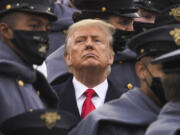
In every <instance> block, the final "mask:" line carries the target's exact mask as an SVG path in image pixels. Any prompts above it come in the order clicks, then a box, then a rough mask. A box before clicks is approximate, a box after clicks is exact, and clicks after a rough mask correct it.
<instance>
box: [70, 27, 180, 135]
mask: <svg viewBox="0 0 180 135" xmlns="http://www.w3.org/2000/svg"><path fill="white" fill-rule="evenodd" d="M177 27H178V28H180V25H170V26H163V27H158V28H154V29H151V30H149V31H146V32H144V33H141V34H139V35H137V36H135V37H134V38H132V39H131V40H130V41H129V42H128V45H129V47H130V48H131V49H132V50H134V51H135V52H136V53H137V58H138V60H139V61H137V63H136V72H137V75H138V77H139V78H140V81H141V87H140V88H138V87H135V88H134V89H133V90H130V91H128V92H126V93H125V94H123V95H122V96H121V98H119V99H117V100H114V101H111V102H109V103H107V104H105V105H104V106H102V107H101V108H99V109H97V110H95V111H94V112H92V113H91V114H90V115H89V116H87V118H85V119H84V120H82V121H81V122H80V123H79V124H78V125H77V127H75V128H74V129H73V130H72V131H71V132H70V133H69V135H84V134H86V135H117V134H121V135H144V133H145V130H146V128H147V127H148V125H149V124H150V123H152V122H153V121H155V120H156V118H157V115H158V113H159V111H160V109H161V107H162V106H163V105H164V104H165V103H166V100H165V97H164V91H163V89H162V86H161V83H160V78H161V76H162V75H163V72H162V69H161V65H160V64H156V65H152V64H151V60H152V58H153V57H154V56H159V55H161V54H164V53H166V52H169V51H171V50H174V49H177V48H179V46H177V45H176V44H175V43H174V38H173V37H172V36H171V35H170V34H169V31H170V30H172V29H174V28H177ZM164 37H165V38H164ZM142 39H143V40H142Z"/></svg>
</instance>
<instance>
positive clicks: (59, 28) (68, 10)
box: [48, 0, 80, 57]
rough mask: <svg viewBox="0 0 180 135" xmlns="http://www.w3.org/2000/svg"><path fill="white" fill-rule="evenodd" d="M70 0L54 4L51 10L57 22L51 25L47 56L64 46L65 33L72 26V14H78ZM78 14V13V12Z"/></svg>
mask: <svg viewBox="0 0 180 135" xmlns="http://www.w3.org/2000/svg"><path fill="white" fill-rule="evenodd" d="M69 3H72V2H71V1H70V0H66V1H65V2H64V3H58V2H54V3H53V4H52V9H53V12H54V14H55V15H56V16H57V18H58V19H57V21H55V22H54V23H52V25H51V26H52V27H51V32H50V34H49V44H50V45H49V50H48V55H50V54H51V53H52V52H54V51H56V49H58V48H59V47H60V46H62V45H64V42H65V32H66V30H67V29H68V27H69V26H70V25H71V24H73V20H72V14H73V13H74V12H78V10H77V9H75V8H73V6H71V4H69ZM79 12H80V11H79ZM51 57H52V56H51Z"/></svg>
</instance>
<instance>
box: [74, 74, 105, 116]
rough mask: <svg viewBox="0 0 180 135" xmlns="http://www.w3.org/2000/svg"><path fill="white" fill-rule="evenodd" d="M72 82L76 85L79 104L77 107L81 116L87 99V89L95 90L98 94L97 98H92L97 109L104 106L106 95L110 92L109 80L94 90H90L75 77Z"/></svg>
mask: <svg viewBox="0 0 180 135" xmlns="http://www.w3.org/2000/svg"><path fill="white" fill-rule="evenodd" d="M72 81H73V85H74V89H75V96H76V102H77V106H78V110H79V114H80V115H81V110H82V105H83V103H84V101H85V99H86V96H85V95H84V92H85V91H86V90H87V89H93V90H94V91H95V92H96V94H97V95H96V96H94V97H92V102H93V104H94V105H95V107H96V108H98V107H100V106H101V105H103V104H104V101H105V98H106V93H107V90H108V81H107V79H106V80H105V81H104V82H102V83H100V84H99V85H97V86H96V87H94V88H88V87H87V86H85V85H84V84H82V83H81V82H79V81H78V80H77V79H76V78H75V77H73V80H72Z"/></svg>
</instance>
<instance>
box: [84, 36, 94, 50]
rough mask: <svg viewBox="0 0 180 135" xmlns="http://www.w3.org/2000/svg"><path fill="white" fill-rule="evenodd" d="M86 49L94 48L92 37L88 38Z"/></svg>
mask: <svg viewBox="0 0 180 135" xmlns="http://www.w3.org/2000/svg"><path fill="white" fill-rule="evenodd" d="M86 49H93V41H92V38H90V37H88V38H87V42H86Z"/></svg>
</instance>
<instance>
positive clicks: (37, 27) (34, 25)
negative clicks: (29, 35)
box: [29, 24, 40, 30]
mask: <svg viewBox="0 0 180 135" xmlns="http://www.w3.org/2000/svg"><path fill="white" fill-rule="evenodd" d="M29 26H30V27H31V29H32V30H39V29H40V26H39V25H38V24H30V25H29Z"/></svg>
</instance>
